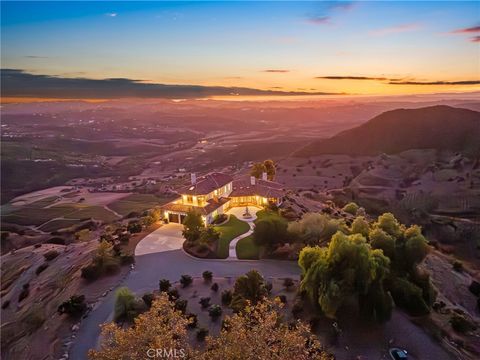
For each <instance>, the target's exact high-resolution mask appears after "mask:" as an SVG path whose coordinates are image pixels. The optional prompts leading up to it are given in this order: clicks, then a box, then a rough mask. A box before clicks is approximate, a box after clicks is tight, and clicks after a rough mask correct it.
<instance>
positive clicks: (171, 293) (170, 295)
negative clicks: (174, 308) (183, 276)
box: [167, 289, 180, 301]
mask: <svg viewBox="0 0 480 360" xmlns="http://www.w3.org/2000/svg"><path fill="white" fill-rule="evenodd" d="M167 295H168V298H169V299H170V301H175V300H177V299H178V298H179V297H180V294H179V293H178V290H177V289H171V290H170V291H168V292H167Z"/></svg>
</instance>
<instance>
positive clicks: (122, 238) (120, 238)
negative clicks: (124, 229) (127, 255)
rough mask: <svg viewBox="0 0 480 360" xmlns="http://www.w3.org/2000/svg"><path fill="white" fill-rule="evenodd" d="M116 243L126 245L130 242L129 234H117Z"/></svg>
mask: <svg viewBox="0 0 480 360" xmlns="http://www.w3.org/2000/svg"><path fill="white" fill-rule="evenodd" d="M118 241H120V242H121V243H122V244H127V243H128V242H129V241H130V234H129V233H121V234H119V235H118Z"/></svg>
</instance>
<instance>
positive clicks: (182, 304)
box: [175, 299, 188, 313]
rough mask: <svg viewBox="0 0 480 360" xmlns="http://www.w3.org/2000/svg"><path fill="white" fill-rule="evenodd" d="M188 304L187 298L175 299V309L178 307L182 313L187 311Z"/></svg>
mask: <svg viewBox="0 0 480 360" xmlns="http://www.w3.org/2000/svg"><path fill="white" fill-rule="evenodd" d="M187 305H188V301H187V300H182V299H177V300H176V301H175V309H177V310H178V311H181V312H182V313H185V311H187Z"/></svg>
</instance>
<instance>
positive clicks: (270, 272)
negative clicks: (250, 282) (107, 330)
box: [69, 240, 300, 360]
mask: <svg viewBox="0 0 480 360" xmlns="http://www.w3.org/2000/svg"><path fill="white" fill-rule="evenodd" d="M142 241H143V240H142ZM251 269H256V270H258V271H259V272H260V273H261V274H262V275H263V276H264V277H265V278H266V279H269V278H278V277H280V278H281V277H291V278H294V279H299V277H300V268H299V267H298V265H297V263H296V262H294V261H276V260H262V261H245V260H243V261H235V260H234V261H225V260H213V259H206V260H201V259H195V258H193V257H191V256H189V255H186V254H185V253H184V252H183V250H181V249H177V250H166V251H162V252H157V253H151V254H147V255H138V256H136V257H135V269H134V270H132V271H131V272H130V274H129V275H128V276H127V277H126V279H125V280H124V281H123V282H122V283H121V284H119V286H126V287H128V288H129V289H130V290H132V291H133V292H134V293H136V294H137V295H139V296H142V295H143V294H144V293H145V292H150V291H152V290H157V289H158V281H159V280H160V279H168V280H170V281H171V282H175V281H178V280H179V279H180V276H181V275H182V274H189V275H191V276H193V277H200V276H202V272H204V271H205V270H209V271H211V272H213V276H218V277H233V278H236V277H238V276H240V275H243V274H245V273H246V272H247V271H249V270H251ZM114 304H115V291H111V292H110V293H109V294H108V295H107V296H106V297H105V298H104V299H102V300H101V302H100V303H98V305H96V306H95V308H94V309H93V310H92V311H91V312H90V313H89V314H88V316H87V317H86V318H85V319H83V320H82V322H81V323H80V329H79V331H78V333H77V335H76V338H75V341H74V343H73V344H72V347H71V348H70V357H69V359H73V360H85V359H87V353H88V350H89V349H92V348H95V347H96V346H97V343H98V339H99V335H100V325H101V324H103V323H105V322H109V321H112V313H113V307H114Z"/></svg>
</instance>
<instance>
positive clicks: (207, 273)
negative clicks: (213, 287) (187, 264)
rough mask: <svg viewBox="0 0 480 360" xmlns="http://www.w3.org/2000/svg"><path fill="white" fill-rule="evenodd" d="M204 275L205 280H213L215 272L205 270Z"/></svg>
mask: <svg viewBox="0 0 480 360" xmlns="http://www.w3.org/2000/svg"><path fill="white" fill-rule="evenodd" d="M202 277H203V280H205V281H211V280H212V277H213V274H212V272H211V271H208V270H207V271H204V272H203V273H202Z"/></svg>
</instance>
